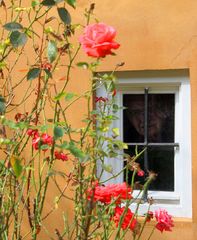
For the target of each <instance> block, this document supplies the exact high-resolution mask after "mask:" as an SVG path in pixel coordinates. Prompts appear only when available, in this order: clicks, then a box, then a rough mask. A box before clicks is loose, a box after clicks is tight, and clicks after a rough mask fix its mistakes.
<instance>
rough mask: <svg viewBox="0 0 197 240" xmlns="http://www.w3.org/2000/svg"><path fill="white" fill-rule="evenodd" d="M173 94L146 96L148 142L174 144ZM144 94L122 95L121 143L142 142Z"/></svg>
mask: <svg viewBox="0 0 197 240" xmlns="http://www.w3.org/2000/svg"><path fill="white" fill-rule="evenodd" d="M174 98H175V95H174V94H148V109H147V110H148V123H147V124H148V129H147V130H148V142H149V143H150V142H153V143H159V142H160V143H164V142H167V143H172V142H174V109H175V100H174ZM144 105H145V104H144V94H124V95H123V106H125V107H126V109H125V111H124V113H123V141H124V142H127V143H129V142H130V143H135V142H136V143H139V142H144V113H145V109H144Z"/></svg>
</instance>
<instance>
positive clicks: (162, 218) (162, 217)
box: [155, 209, 174, 232]
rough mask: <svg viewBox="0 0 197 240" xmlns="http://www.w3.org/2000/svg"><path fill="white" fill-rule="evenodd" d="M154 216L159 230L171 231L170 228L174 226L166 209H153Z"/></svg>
mask: <svg viewBox="0 0 197 240" xmlns="http://www.w3.org/2000/svg"><path fill="white" fill-rule="evenodd" d="M155 218H156V220H157V224H156V228H157V229H158V230H159V231H161V232H163V231H172V229H171V228H172V227H174V224H173V220H172V216H171V215H169V214H168V212H167V211H166V210H164V209H159V210H157V211H155Z"/></svg>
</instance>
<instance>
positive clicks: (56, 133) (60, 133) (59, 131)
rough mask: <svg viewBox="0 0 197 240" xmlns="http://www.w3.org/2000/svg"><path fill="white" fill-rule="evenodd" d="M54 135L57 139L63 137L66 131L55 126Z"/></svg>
mask: <svg viewBox="0 0 197 240" xmlns="http://www.w3.org/2000/svg"><path fill="white" fill-rule="evenodd" d="M53 135H54V137H55V138H56V139H58V138H61V137H63V135H64V131H63V129H62V128H60V127H57V126H55V127H54V129H53Z"/></svg>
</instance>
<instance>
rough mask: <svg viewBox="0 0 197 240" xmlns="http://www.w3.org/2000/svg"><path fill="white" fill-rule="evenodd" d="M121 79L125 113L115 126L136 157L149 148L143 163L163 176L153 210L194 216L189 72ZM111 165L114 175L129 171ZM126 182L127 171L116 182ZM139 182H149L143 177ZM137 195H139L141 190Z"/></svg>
mask: <svg viewBox="0 0 197 240" xmlns="http://www.w3.org/2000/svg"><path fill="white" fill-rule="evenodd" d="M117 76H118V79H119V83H118V89H117V90H118V91H117V104H118V105H121V106H124V107H125V109H124V110H120V111H119V113H118V117H119V120H117V121H115V122H114V127H118V128H119V129H120V130H121V131H120V132H121V134H120V139H121V140H122V141H124V142H125V143H127V144H128V150H126V153H129V154H130V155H131V156H132V155H133V154H134V153H135V149H136V146H137V149H138V152H139V151H140V150H142V149H144V148H145V149H146V150H145V151H144V153H143V154H142V155H141V157H140V158H139V159H138V161H139V163H140V165H141V167H142V169H143V170H144V171H145V172H146V173H147V172H148V171H151V170H152V171H154V172H156V173H157V174H158V177H157V179H156V180H155V181H154V182H153V183H152V184H151V186H150V188H149V190H148V193H147V194H148V196H149V197H151V196H152V197H153V198H154V200H155V204H154V205H153V207H152V209H153V210H154V209H156V208H162V207H163V208H166V209H167V210H168V211H169V212H170V213H171V214H172V215H173V216H176V217H191V216H192V209H191V206H192V205H191V124H190V115H191V112H190V84H189V77H188V72H187V70H176V71H175V70H174V71H172V70H171V71H140V72H138V71H136V72H126V73H117ZM99 91H101V92H102V89H101V90H99ZM97 94H100V95H102V93H97ZM106 163H107V164H112V166H113V171H114V172H113V173H114V174H116V173H117V172H119V171H120V170H121V169H122V168H123V166H124V163H123V161H121V160H116V161H111V160H109V159H106ZM131 174H132V173H131V172H130V173H129V176H128V178H129V179H130V178H131ZM109 177H111V175H110V174H109V173H105V174H104V178H105V179H107V178H109ZM125 178H126V173H125V172H123V173H122V174H121V175H119V176H118V177H117V178H116V179H115V180H113V182H123V181H124V179H125ZM136 180H137V181H138V182H139V183H140V182H142V183H143V181H144V179H143V178H142V177H139V178H136ZM135 192H136V194H137V190H136V191H135ZM134 194H135V193H134ZM146 208H147V204H146V203H145V204H143V205H142V206H141V211H142V213H143V212H145V211H146Z"/></svg>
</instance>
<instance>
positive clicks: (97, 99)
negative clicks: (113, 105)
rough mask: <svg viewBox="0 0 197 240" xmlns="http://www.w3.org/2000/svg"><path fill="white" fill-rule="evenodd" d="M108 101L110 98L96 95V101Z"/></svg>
mask: <svg viewBox="0 0 197 240" xmlns="http://www.w3.org/2000/svg"><path fill="white" fill-rule="evenodd" d="M107 101H108V98H104V97H96V100H95V102H96V103H97V102H107Z"/></svg>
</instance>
